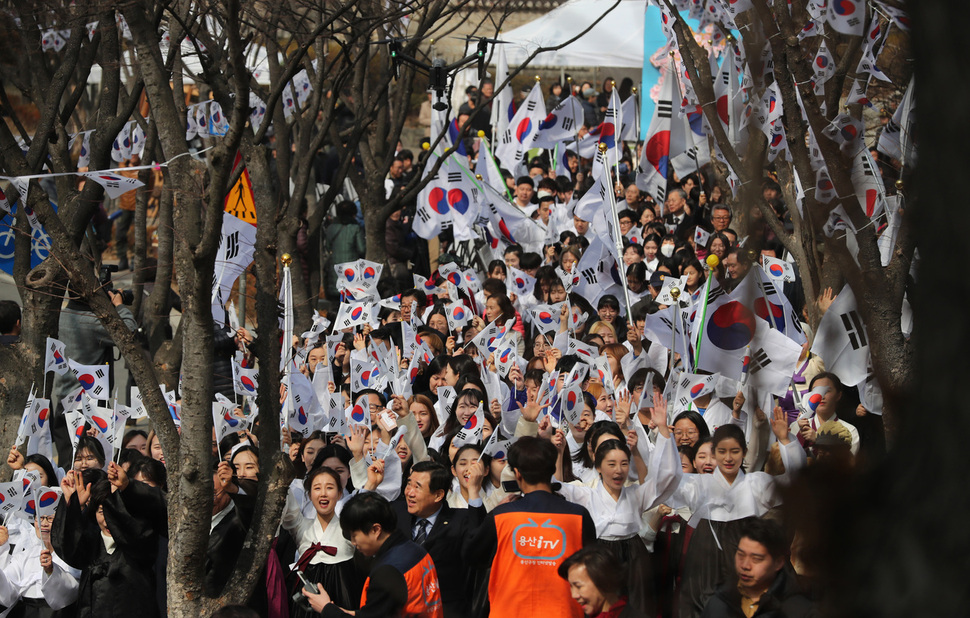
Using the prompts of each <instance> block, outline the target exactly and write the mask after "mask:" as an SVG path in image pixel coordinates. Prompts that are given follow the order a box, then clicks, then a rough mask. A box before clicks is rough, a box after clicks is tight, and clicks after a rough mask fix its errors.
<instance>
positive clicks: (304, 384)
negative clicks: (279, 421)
mask: <svg viewBox="0 0 970 618" xmlns="http://www.w3.org/2000/svg"><path fill="white" fill-rule="evenodd" d="M288 378H289V380H288V382H289V390H288V391H287V398H288V399H289V405H288V406H287V410H288V412H289V414H288V416H287V419H286V420H287V426H288V427H289V428H290V430H291V431H295V432H297V433H299V434H300V435H301V436H303V437H304V438H306V437H307V436H309V435H310V434H311V433H313V431H314V430H318V429H323V425H322V424H318V423H321V421H322V420H323V419H322V415H321V414H320V403H319V402H318V401H317V398H316V395H315V393H314V391H313V384H312V383H311V382H310V380H309V378H307V377H306V376H305V375H303V374H302V373H300V372H299V371H294V370H293V368H292V367H291V368H290V371H289V376H288Z"/></svg>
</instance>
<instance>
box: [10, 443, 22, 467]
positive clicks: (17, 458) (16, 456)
mask: <svg viewBox="0 0 970 618" xmlns="http://www.w3.org/2000/svg"><path fill="white" fill-rule="evenodd" d="M7 465H8V466H10V469H11V470H20V469H21V468H23V467H24V454H23V453H21V452H20V451H18V450H17V447H16V446H11V447H10V454H9V455H7Z"/></svg>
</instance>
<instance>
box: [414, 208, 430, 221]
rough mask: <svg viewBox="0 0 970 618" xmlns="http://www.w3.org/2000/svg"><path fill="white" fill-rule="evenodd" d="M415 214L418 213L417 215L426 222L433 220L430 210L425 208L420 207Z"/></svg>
mask: <svg viewBox="0 0 970 618" xmlns="http://www.w3.org/2000/svg"><path fill="white" fill-rule="evenodd" d="M414 214H415V215H417V217H418V218H419V219H421V221H423V222H424V223H427V222H428V221H430V220H431V215H430V214H428V211H427V210H425V209H423V208H418V209H417V211H416V212H415V213H414Z"/></svg>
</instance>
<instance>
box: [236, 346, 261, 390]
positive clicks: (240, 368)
mask: <svg viewBox="0 0 970 618" xmlns="http://www.w3.org/2000/svg"><path fill="white" fill-rule="evenodd" d="M230 362H231V363H232V390H233V391H234V392H235V393H236V394H238V395H243V396H244V397H245V396H249V397H255V396H256V391H257V390H258V389H259V368H257V367H256V366H255V363H253V361H251V360H249V359H247V358H246V355H245V354H243V353H242V352H236V355H235V357H233V358H231V359H230Z"/></svg>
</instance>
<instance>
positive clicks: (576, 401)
mask: <svg viewBox="0 0 970 618" xmlns="http://www.w3.org/2000/svg"><path fill="white" fill-rule="evenodd" d="M559 405H560V410H561V412H562V416H563V418H565V419H566V422H568V423H569V424H570V425H573V426H575V425H578V424H579V421H580V419H581V418H582V416H583V410H584V408H585V406H586V402H585V399H584V398H583V384H582V380H574V381H573V382H572V384H569V385H564V386H563V389H562V393H560V395H559Z"/></svg>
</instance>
